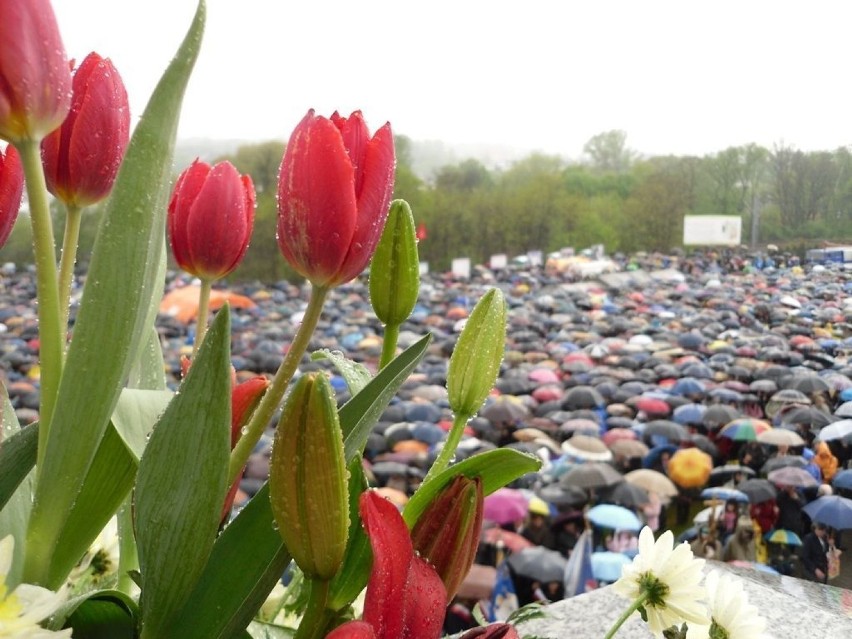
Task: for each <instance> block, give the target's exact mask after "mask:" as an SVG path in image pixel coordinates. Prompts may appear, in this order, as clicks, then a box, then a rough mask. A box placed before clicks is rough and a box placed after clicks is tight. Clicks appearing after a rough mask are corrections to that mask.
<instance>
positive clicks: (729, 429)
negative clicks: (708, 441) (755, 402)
mask: <svg viewBox="0 0 852 639" xmlns="http://www.w3.org/2000/svg"><path fill="white" fill-rule="evenodd" d="M771 428H772V425H771V424H769V423H768V422H765V421H763V420H760V419H754V418H753V417H741V418H739V419H735V420H734V421H732V422H729V423H728V424H727V425H725V426H724V427H723V428H722V430H720V431H719V437H727V438H728V439H732V440H734V441H740V442H742V441H754V440H756V439H757V436H758V435H759V434H760V433H763V432H765V431H767V430H770V429H771Z"/></svg>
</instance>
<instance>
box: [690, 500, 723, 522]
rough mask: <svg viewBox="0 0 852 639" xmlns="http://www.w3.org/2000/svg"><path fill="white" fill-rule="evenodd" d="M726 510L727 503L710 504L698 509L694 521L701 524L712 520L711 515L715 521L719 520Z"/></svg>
mask: <svg viewBox="0 0 852 639" xmlns="http://www.w3.org/2000/svg"><path fill="white" fill-rule="evenodd" d="M723 512H725V504H717V505H716V506H708V507H707V508H704V509H703V510H700V511H698V513H696V515H695V517H693V518H692V523H694V524H697V525H701V524H706V523H708V522H709V521H710V518H711V515H712V518H713V521H718V520H719V517H721V516H722V513H723Z"/></svg>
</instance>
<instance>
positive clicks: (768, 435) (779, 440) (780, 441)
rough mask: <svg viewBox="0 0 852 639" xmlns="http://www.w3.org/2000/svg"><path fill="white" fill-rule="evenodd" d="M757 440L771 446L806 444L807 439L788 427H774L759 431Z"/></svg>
mask: <svg viewBox="0 0 852 639" xmlns="http://www.w3.org/2000/svg"><path fill="white" fill-rule="evenodd" d="M757 441H759V442H760V443H761V444H769V445H771V446H804V445H805V440H804V439H802V437H801V436H800V435H799V434H798V433H795V432H793V431H792V430H787V429H786V428H772V429H770V430H765V431H763V432H762V433H759V434H758V436H757Z"/></svg>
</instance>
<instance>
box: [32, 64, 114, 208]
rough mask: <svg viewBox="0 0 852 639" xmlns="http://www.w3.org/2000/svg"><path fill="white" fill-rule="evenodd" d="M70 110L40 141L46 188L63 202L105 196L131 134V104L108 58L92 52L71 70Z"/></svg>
mask: <svg viewBox="0 0 852 639" xmlns="http://www.w3.org/2000/svg"><path fill="white" fill-rule="evenodd" d="M72 91H73V95H72V98H71V111H70V112H69V113H68V117H66V118H65V121H64V122H63V123H62V126H61V127H59V128H58V129H56V130H55V131H53V133H51V134H50V135H48V136H47V137H46V138H45V139H44V140H43V141H42V143H41V158H42V164H44V174H45V175H44V176H45V179H46V180H47V189H48V190H49V191H50V192H51V193H53V194H54V195H55V196H56V197H58V198H59V199H60V200H62V201H63V202H64V203H65V204H66V205H67V206H77V207H82V206H88V205H89V204H94V203H95V202H99V201H100V200H102V199H103V198H105V197H106V196H107V195H108V194H109V192H110V189H112V184H113V182H114V181H115V176H116V174H117V173H118V167H119V165H120V164H121V160H122V158H123V157H124V150H125V149H126V148H127V142H128V140H129V139H130V109H129V107H128V105H127V91H126V90H125V89H124V83H123V82H122V81H121V76H120V75H119V74H118V71H116V69H115V67H114V66H113V64H112V62H111V61H110V60H108V59H107V60H105V59H103V58H101V57H100V56H99V55H98V54H97V53H90V54H89V55H88V56H86V59H85V60H83V63H82V64H81V65H80V66H79V67H78V68H77V71H76V72H75V73H74V82H73V89H72Z"/></svg>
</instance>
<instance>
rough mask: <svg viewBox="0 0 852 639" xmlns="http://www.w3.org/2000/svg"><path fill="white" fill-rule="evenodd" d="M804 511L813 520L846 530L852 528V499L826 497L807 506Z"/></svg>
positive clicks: (833, 496)
mask: <svg viewBox="0 0 852 639" xmlns="http://www.w3.org/2000/svg"><path fill="white" fill-rule="evenodd" d="M802 510H804V511H805V513H807V515H808V517H810V518H811V520H813V521H816V522H820V523H822V524H825V525H826V526H831V527H832V528H837V529H838V530H845V529H847V528H852V499H847V498H846V497H840V496H838V495H826V496H825V497H820V498H819V499H815V500H814V501H812V502H811V503H809V504H805V506H804V507H803V508H802Z"/></svg>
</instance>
